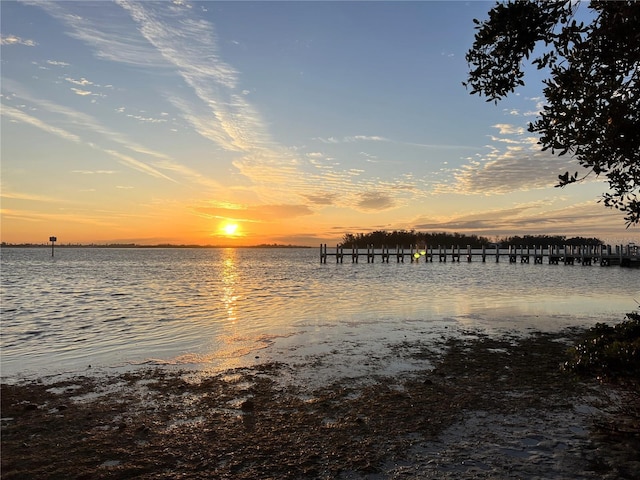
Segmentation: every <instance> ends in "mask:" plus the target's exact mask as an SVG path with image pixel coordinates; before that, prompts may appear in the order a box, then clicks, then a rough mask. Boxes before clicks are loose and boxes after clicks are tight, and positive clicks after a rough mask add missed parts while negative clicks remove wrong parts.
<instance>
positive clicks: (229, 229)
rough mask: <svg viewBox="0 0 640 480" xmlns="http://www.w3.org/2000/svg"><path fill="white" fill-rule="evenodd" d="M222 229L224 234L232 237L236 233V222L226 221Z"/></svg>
mask: <svg viewBox="0 0 640 480" xmlns="http://www.w3.org/2000/svg"><path fill="white" fill-rule="evenodd" d="M222 231H223V232H224V234H225V235H228V236H230V237H232V236H234V235H236V234H237V233H238V224H237V223H226V224H224V225H223V226H222Z"/></svg>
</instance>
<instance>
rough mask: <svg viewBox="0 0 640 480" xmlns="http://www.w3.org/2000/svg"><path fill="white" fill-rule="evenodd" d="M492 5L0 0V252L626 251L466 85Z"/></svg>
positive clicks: (520, 105)
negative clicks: (174, 248) (218, 248)
mask: <svg viewBox="0 0 640 480" xmlns="http://www.w3.org/2000/svg"><path fill="white" fill-rule="evenodd" d="M492 6H493V2H484V1H469V2H464V1H447V2H432V1H414V2H306V1H299V2H292V1H291V2H271V1H261V2H246V1H234V2H209V1H200V2H198V1H187V0H180V1H173V2H171V1H161V2H147V1H145V2H130V1H116V2H106V1H90V2H81V1H67V2H54V1H48V0H47V1H20V2H18V1H11V0H10V1H5V0H3V1H2V2H1V4H0V8H1V12H0V13H1V22H2V23H1V29H0V31H1V35H2V45H1V76H2V78H1V89H2V93H1V98H0V100H1V109H0V114H1V115H0V118H1V126H0V128H1V130H0V134H1V159H0V160H1V173H2V178H1V184H0V186H1V190H0V192H1V197H2V198H1V202H2V203H1V218H0V225H1V240H2V241H3V242H7V243H40V242H47V240H48V239H49V237H50V236H56V237H57V238H58V243H62V244H66V243H98V244H101V243H138V244H142V245H144V244H150V245H155V244H165V243H172V244H199V245H258V244H263V243H269V244H272V243H278V244H293V245H309V246H317V245H319V244H320V243H328V244H329V245H332V244H336V243H337V242H339V241H340V240H341V239H342V238H343V236H344V235H345V234H347V233H354V234H355V233H367V232H370V231H374V230H388V231H391V230H400V229H404V230H412V229H413V230H417V231H424V232H460V233H466V234H476V235H482V236H486V237H489V238H490V239H494V238H496V239H497V238H503V237H505V236H511V235H537V234H546V235H565V236H567V237H573V236H585V237H597V238H600V239H602V240H604V241H605V242H607V243H612V244H617V243H626V242H628V241H636V242H637V241H640V230H638V227H631V228H629V229H626V228H625V223H624V219H623V218H622V215H620V214H619V213H618V212H617V211H616V210H611V209H607V208H605V207H604V206H603V205H602V204H601V203H598V199H599V198H600V196H601V194H602V193H603V192H604V191H606V184H605V182H604V181H603V179H602V178H600V179H596V178H593V179H589V180H588V181H585V182H582V183H580V184H578V185H570V186H568V187H566V188H563V189H559V188H554V185H555V183H556V181H557V176H558V174H561V173H564V172H565V171H567V170H571V171H572V172H573V171H576V170H578V171H579V168H576V166H575V165H573V164H572V163H571V159H570V158H567V157H556V156H553V155H552V154H551V153H549V152H541V150H540V146H539V145H537V138H536V137H534V136H532V134H530V133H529V132H528V131H527V125H528V123H529V122H531V121H533V120H534V119H535V116H536V114H537V112H539V111H540V110H541V108H542V105H543V104H544V101H543V100H544V99H543V97H542V95H541V92H542V84H541V79H542V78H544V77H543V76H541V75H542V74H541V72H537V71H536V70H535V69H534V68H528V69H527V76H526V77H525V81H526V82H527V85H526V86H525V87H521V88H519V89H518V90H517V91H516V93H515V94H513V95H511V96H510V97H509V98H508V99H506V100H504V101H502V102H499V103H498V104H497V105H496V104H494V103H491V102H489V103H487V102H486V101H485V99H484V98H481V97H478V96H476V95H473V96H472V95H470V93H469V91H468V90H467V89H465V87H464V86H463V85H462V82H463V81H465V80H466V76H467V72H468V65H467V63H466V61H465V53H466V52H467V50H468V49H469V48H470V47H471V45H472V42H473V35H474V24H473V19H474V18H478V19H480V20H482V19H486V18H487V14H488V11H489V10H490V8H491V7H492Z"/></svg>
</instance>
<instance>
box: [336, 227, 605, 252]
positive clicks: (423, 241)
mask: <svg viewBox="0 0 640 480" xmlns="http://www.w3.org/2000/svg"><path fill="white" fill-rule="evenodd" d="M496 243H498V244H501V245H517V246H520V245H522V246H523V247H527V246H529V247H533V246H545V247H546V246H548V245H554V246H563V245H576V246H579V245H602V244H603V243H604V242H602V241H601V240H599V239H597V238H584V237H573V238H567V237H565V236H563V235H524V236H512V237H504V238H502V239H500V240H498V241H497V242H496V241H492V240H490V239H489V238H487V237H482V236H479V235H466V234H463V233H447V232H435V233H427V232H416V231H415V230H393V231H392V232H388V231H386V230H376V231H374V232H369V233H356V234H353V233H346V234H344V235H343V237H342V243H341V245H342V246H343V247H345V248H352V247H358V248H367V246H368V245H373V246H374V247H375V248H381V247H382V246H388V247H395V246H401V247H409V246H410V245H418V246H421V245H431V246H438V245H441V246H443V247H445V246H448V247H449V246H457V245H459V246H467V245H471V247H472V248H480V247H482V246H483V245H485V246H489V245H495V244H496Z"/></svg>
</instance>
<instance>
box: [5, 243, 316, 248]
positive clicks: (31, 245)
mask: <svg viewBox="0 0 640 480" xmlns="http://www.w3.org/2000/svg"><path fill="white" fill-rule="evenodd" d="M0 246H1V248H51V244H50V243H4V242H3V243H2V244H1V245H0ZM55 248H315V247H310V246H305V245H281V244H277V243H273V244H259V245H175V244H171V243H168V244H158V245H139V244H137V243H108V244H81V243H78V244H56V246H55Z"/></svg>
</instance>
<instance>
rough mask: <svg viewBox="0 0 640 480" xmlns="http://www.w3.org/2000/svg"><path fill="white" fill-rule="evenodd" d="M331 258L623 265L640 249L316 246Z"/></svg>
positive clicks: (635, 261)
mask: <svg viewBox="0 0 640 480" xmlns="http://www.w3.org/2000/svg"><path fill="white" fill-rule="evenodd" d="M329 257H331V258H335V260H336V263H344V260H345V259H347V261H349V259H350V260H351V262H352V263H359V262H360V260H361V259H366V262H367V263H374V262H376V261H380V262H383V263H389V261H390V260H391V259H395V261H396V262H397V263H405V261H406V262H407V263H409V262H411V263H417V262H427V263H428V262H433V261H434V259H436V261H439V262H446V261H447V260H450V261H452V262H459V261H460V259H461V258H463V259H465V260H466V261H467V262H471V261H472V260H473V259H474V258H475V259H479V260H481V261H482V262H486V261H487V259H489V260H494V261H496V262H499V261H500V258H501V257H502V258H506V259H507V260H508V261H509V263H518V262H519V263H537V264H542V263H544V261H545V260H546V261H547V262H548V263H549V264H552V265H559V264H564V265H575V264H580V265H593V264H596V263H599V264H600V265H602V266H609V265H620V266H623V267H638V266H640V251H639V248H638V246H636V245H635V244H632V243H631V244H628V245H615V246H613V247H612V246H611V245H582V246H572V245H565V246H554V245H549V246H547V247H546V248H545V247H542V246H538V247H523V246H513V245H512V246H509V247H507V248H500V246H499V245H492V246H483V247H482V248H471V246H470V245H468V246H467V247H465V248H461V247H460V246H452V247H442V246H437V247H434V246H426V245H425V246H424V247H419V246H417V245H412V246H410V247H401V246H396V247H395V249H394V248H390V247H387V246H383V247H381V248H374V246H373V245H368V246H367V247H366V248H358V247H350V248H345V247H343V246H341V245H336V247H335V248H332V249H330V250H329V249H327V244H326V243H325V244H321V245H320V263H327V259H328V258H329Z"/></svg>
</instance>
